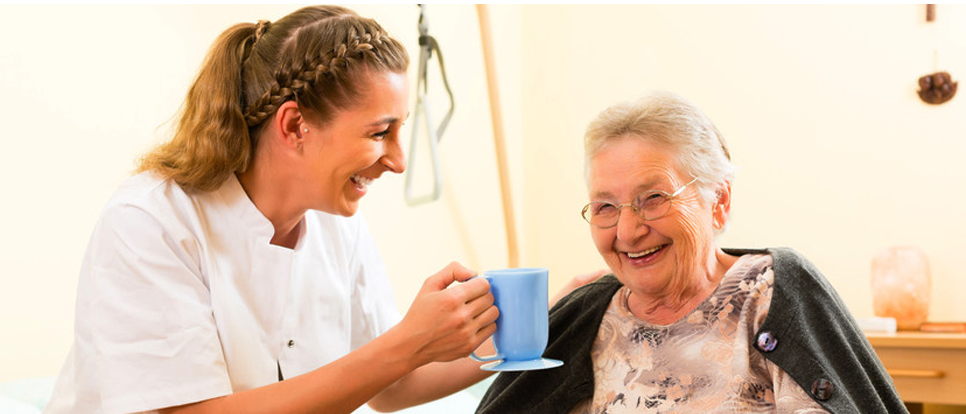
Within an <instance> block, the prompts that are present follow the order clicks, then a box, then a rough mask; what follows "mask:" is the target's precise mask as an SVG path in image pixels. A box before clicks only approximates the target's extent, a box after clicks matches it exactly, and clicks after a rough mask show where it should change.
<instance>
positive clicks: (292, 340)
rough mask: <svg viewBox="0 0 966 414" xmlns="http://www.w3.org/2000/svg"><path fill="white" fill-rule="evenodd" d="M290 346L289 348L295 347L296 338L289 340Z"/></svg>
mask: <svg viewBox="0 0 966 414" xmlns="http://www.w3.org/2000/svg"><path fill="white" fill-rule="evenodd" d="M288 347H289V348H295V340H294V339H289V341H288Z"/></svg>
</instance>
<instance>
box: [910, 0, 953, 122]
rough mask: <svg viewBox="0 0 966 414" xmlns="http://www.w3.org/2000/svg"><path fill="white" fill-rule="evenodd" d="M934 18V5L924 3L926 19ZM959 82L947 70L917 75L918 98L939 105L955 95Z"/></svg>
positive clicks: (930, 20)
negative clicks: (954, 80)
mask: <svg viewBox="0 0 966 414" xmlns="http://www.w3.org/2000/svg"><path fill="white" fill-rule="evenodd" d="M935 20H936V5H935V4H927V5H926V21H927V22H933V21H935ZM958 86H959V82H953V78H952V76H950V75H949V73H948V72H936V73H932V74H929V75H925V76H921V77H919V99H922V101H923V102H925V103H928V104H932V105H939V104H941V103H945V102H947V101H949V100H950V99H953V96H954V95H956V89H957V87H958Z"/></svg>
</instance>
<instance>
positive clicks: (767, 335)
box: [755, 331, 778, 352]
mask: <svg viewBox="0 0 966 414" xmlns="http://www.w3.org/2000/svg"><path fill="white" fill-rule="evenodd" d="M755 346H756V347H758V349H760V350H762V351H763V352H771V351H774V350H775V347H776V346H778V338H777V337H775V335H772V333H771V332H769V331H765V332H762V333H760V334H758V340H757V341H755Z"/></svg>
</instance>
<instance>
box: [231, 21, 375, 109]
mask: <svg viewBox="0 0 966 414" xmlns="http://www.w3.org/2000/svg"><path fill="white" fill-rule="evenodd" d="M385 36H387V35H386V34H385V33H382V32H378V31H377V32H374V33H367V32H364V33H361V34H358V33H357V32H356V30H355V28H352V29H350V31H349V34H348V36H347V37H348V39H347V40H346V41H345V42H343V43H340V44H339V45H338V46H336V47H335V48H334V49H333V50H330V51H327V52H325V53H324V54H322V55H316V56H307V57H306V58H307V59H306V60H303V61H301V62H293V63H294V64H293V65H292V66H290V67H285V66H279V68H278V69H277V70H276V71H275V76H274V78H275V79H274V82H272V86H271V87H270V88H269V89H268V90H267V91H265V93H264V94H262V96H261V97H259V98H258V99H257V100H256V101H255V102H252V105H251V106H250V107H249V110H248V111H246V113H245V122H246V123H247V124H248V126H249V127H253V126H256V125H258V124H260V123H261V122H262V121H264V120H265V119H266V118H267V117H268V116H270V115H271V114H273V113H275V111H276V110H278V108H279V107H280V106H281V105H282V104H283V103H285V102H286V101H289V100H291V99H295V98H297V96H298V95H299V94H300V93H302V92H303V91H305V90H306V89H308V88H310V87H312V86H313V85H316V84H319V83H322V82H323V81H324V79H325V77H326V76H333V77H342V76H343V75H344V74H345V70H346V69H348V68H349V65H350V64H351V62H353V61H358V60H365V58H366V56H367V55H372V54H374V53H376V52H377V51H378V48H377V46H380V45H382V43H383V41H382V40H383V38H384V37H385Z"/></svg>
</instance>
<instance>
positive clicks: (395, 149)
mask: <svg viewBox="0 0 966 414" xmlns="http://www.w3.org/2000/svg"><path fill="white" fill-rule="evenodd" d="M385 148H386V154H385V155H383V156H382V158H381V159H380V161H381V162H382V165H385V166H386V168H388V169H389V171H392V172H394V173H396V174H402V173H403V172H404V171H406V154H404V153H403V149H402V144H400V142H399V136H398V134H397V136H396V137H394V138H393V139H390V140H386V147H385Z"/></svg>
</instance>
